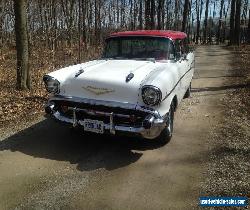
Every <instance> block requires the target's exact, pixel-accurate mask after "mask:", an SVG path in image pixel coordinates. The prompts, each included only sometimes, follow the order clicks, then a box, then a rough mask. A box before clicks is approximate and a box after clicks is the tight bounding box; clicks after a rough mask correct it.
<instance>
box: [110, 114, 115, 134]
mask: <svg viewBox="0 0 250 210" xmlns="http://www.w3.org/2000/svg"><path fill="white" fill-rule="evenodd" d="M113 115H114V113H113V112H111V113H110V128H109V130H110V133H111V134H115V126H114V117H113Z"/></svg>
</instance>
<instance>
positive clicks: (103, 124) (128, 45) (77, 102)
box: [43, 30, 194, 142]
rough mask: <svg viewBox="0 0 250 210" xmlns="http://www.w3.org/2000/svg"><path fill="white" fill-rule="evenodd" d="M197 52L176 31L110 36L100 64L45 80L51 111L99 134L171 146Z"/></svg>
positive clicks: (84, 65) (73, 68)
mask: <svg viewBox="0 0 250 210" xmlns="http://www.w3.org/2000/svg"><path fill="white" fill-rule="evenodd" d="M193 72H194V54H193V52H192V51H191V50H190V48H189V46H188V43H187V35H186V34H185V33H182V32H176V31H158V30H142V31H125V32H118V33H113V34H111V35H110V36H109V37H108V38H107V39H106V43H105V49H104V52H103V55H102V57H101V58H100V59H98V60H93V61H90V62H86V63H82V64H78V65H73V66H69V67H66V68H62V69H60V70H57V71H54V72H52V73H49V74H47V75H45V76H44V77H43V80H44V83H45V86H46V89H47V91H48V92H50V93H51V95H50V98H49V100H48V103H47V105H46V107H45V110H46V113H47V114H49V115H51V116H52V117H53V118H55V119H56V120H58V121H61V122H64V123H68V124H71V125H73V127H76V126H82V127H83V128H84V130H85V131H90V132H95V133H100V134H103V133H111V134H119V133H126V134H132V135H139V136H141V137H143V138H147V139H157V140H159V141H162V142H167V141H169V140H170V138H171V137H172V133H173V119H174V112H175V110H176V108H177V105H178V104H179V103H180V102H181V100H182V99H183V98H185V97H189V95H190V89H191V80H192V77H193Z"/></svg>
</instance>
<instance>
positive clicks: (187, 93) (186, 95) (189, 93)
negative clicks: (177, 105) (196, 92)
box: [184, 83, 191, 98]
mask: <svg viewBox="0 0 250 210" xmlns="http://www.w3.org/2000/svg"><path fill="white" fill-rule="evenodd" d="M190 96H191V83H190V84H189V87H188V89H187V91H186V93H185V95H184V98H189V97H190Z"/></svg>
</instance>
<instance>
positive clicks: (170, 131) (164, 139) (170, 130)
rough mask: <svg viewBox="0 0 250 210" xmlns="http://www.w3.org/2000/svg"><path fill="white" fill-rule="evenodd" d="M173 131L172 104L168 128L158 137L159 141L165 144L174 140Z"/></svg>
mask: <svg viewBox="0 0 250 210" xmlns="http://www.w3.org/2000/svg"><path fill="white" fill-rule="evenodd" d="M173 129H174V105H173V103H171V105H170V109H169V112H168V119H167V126H166V127H165V128H164V130H163V131H162V132H161V134H160V136H159V137H157V141H158V142H160V143H164V144H166V143H168V142H169V141H170V140H171V138H172V135H173Z"/></svg>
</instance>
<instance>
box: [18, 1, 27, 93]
mask: <svg viewBox="0 0 250 210" xmlns="http://www.w3.org/2000/svg"><path fill="white" fill-rule="evenodd" d="M26 6H27V5H26V0H14V11H15V32H16V50H17V89H19V90H25V89H30V75H29V48H28V33H27V18H26Z"/></svg>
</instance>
